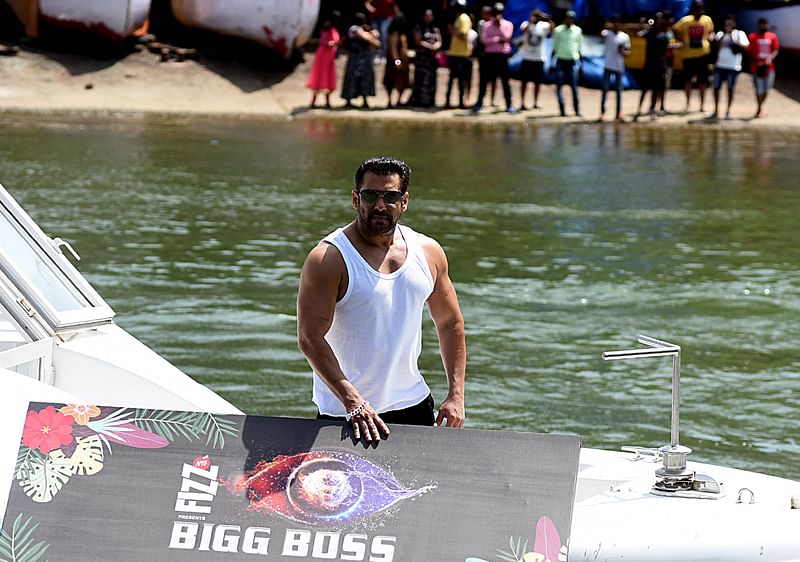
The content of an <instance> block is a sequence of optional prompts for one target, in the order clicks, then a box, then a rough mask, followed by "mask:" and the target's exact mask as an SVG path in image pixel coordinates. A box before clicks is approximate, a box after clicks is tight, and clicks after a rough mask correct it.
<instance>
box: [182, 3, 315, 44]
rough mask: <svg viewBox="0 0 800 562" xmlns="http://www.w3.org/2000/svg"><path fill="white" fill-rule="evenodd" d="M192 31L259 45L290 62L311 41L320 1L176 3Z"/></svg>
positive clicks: (184, 22) (183, 20)
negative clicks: (213, 33) (249, 41)
mask: <svg viewBox="0 0 800 562" xmlns="http://www.w3.org/2000/svg"><path fill="white" fill-rule="evenodd" d="M171 5H172V13H173V15H174V16H175V18H176V19H177V20H178V21H179V22H181V23H182V24H184V25H186V26H188V27H196V28H200V29H205V30H207V31H213V32H215V33H220V34H223V35H230V36H233V37H239V38H242V39H248V40H251V41H255V42H257V43H260V44H261V45H264V46H266V47H269V48H270V49H272V50H273V51H275V52H276V53H278V54H279V55H281V56H283V57H286V58H288V57H289V56H290V55H291V54H292V52H293V51H294V50H295V49H296V48H298V47H300V46H302V45H303V44H305V42H306V41H308V39H309V37H311V33H312V32H313V30H314V26H315V25H316V23H317V18H318V17H319V6H320V0H293V1H291V2H285V1H283V0H230V1H228V2H219V1H217V0H172V4H171Z"/></svg>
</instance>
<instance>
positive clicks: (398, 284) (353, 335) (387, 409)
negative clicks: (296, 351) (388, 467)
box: [297, 157, 467, 441]
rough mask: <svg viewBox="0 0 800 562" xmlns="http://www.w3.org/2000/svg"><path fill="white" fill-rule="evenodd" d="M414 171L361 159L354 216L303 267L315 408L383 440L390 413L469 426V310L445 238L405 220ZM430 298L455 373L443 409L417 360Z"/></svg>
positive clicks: (305, 347)
mask: <svg viewBox="0 0 800 562" xmlns="http://www.w3.org/2000/svg"><path fill="white" fill-rule="evenodd" d="M410 176H411V170H410V169H409V167H408V166H407V165H406V164H405V162H403V161H401V160H397V159H395V158H385V157H379V158H370V159H368V160H365V161H364V162H362V163H361V165H360V166H359V167H358V169H357V170H356V174H355V187H354V189H353V192H352V194H351V203H352V205H353V208H354V209H355V210H356V218H355V220H354V221H353V222H351V223H350V224H349V225H347V226H346V227H344V228H339V229H337V230H336V231H334V232H333V233H331V234H329V235H328V236H326V237H325V238H324V239H323V240H322V241H321V242H320V243H319V244H318V245H317V246H316V247H315V248H314V249H313V250H311V252H310V253H309V254H308V257H307V258H306V260H305V263H304V264H303V269H302V272H301V274H300V288H299V291H298V295H297V336H298V347H299V348H300V351H301V352H302V353H303V355H305V357H306V359H307V360H308V363H309V365H310V366H311V368H312V369H313V371H314V377H313V399H314V403H315V404H316V405H317V408H318V411H319V414H318V416H317V417H318V418H321V419H342V420H344V421H346V422H347V423H349V424H350V425H351V426H352V428H353V435H354V437H355V438H356V439H360V438H361V436H363V437H364V438H365V439H366V440H367V441H373V440H374V441H379V440H380V439H381V435H388V434H389V428H388V427H387V425H386V424H387V423H400V424H413V425H428V426H433V425H438V426H441V425H443V422H445V421H446V424H445V425H447V426H448V427H463V426H464V379H465V376H466V364H467V348H466V342H465V336H464V318H463V316H462V314H461V309H460V307H459V304H458V298H457V296H456V292H455V289H454V287H453V283H452V281H451V280H450V276H449V274H448V265H447V257H446V255H445V253H444V251H443V250H442V247H441V246H440V245H439V244H438V243H437V242H436V241H435V240H433V239H432V238H429V237H427V236H424V235H422V234H419V233H417V232H415V231H413V230H411V229H410V228H408V227H407V226H404V225H400V224H399V220H400V217H401V216H402V215H403V213H405V212H406V210H407V209H408V201H409V193H408V183H409V179H410ZM426 304H427V307H428V311H429V313H430V316H431V318H432V319H433V322H434V324H435V326H436V331H437V334H438V338H439V350H440V353H441V356H442V363H443V365H444V369H445V374H446V376H447V383H448V394H447V397H446V398H445V400H444V401H443V402H442V403H441V405H440V407H439V413H438V416H436V417H434V401H433V397H432V396H431V391H430V389H429V388H428V385H427V384H426V382H425V380H424V379H423V377H422V375H421V373H420V371H419V367H418V360H419V355H420V352H421V351H422V314H423V310H424V308H425V305H426Z"/></svg>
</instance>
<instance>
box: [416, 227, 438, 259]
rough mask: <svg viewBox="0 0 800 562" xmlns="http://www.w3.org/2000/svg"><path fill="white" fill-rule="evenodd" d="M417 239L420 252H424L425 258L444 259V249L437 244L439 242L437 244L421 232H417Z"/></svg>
mask: <svg viewBox="0 0 800 562" xmlns="http://www.w3.org/2000/svg"><path fill="white" fill-rule="evenodd" d="M417 239H418V240H419V245H420V247H422V250H423V251H424V252H425V255H426V256H428V257H436V256H441V257H444V249H442V245H441V244H439V242H437V241H436V240H435V239H433V238H431V237H430V236H428V235H426V234H422V233H421V232H417Z"/></svg>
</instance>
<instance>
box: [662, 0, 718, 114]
mask: <svg viewBox="0 0 800 562" xmlns="http://www.w3.org/2000/svg"><path fill="white" fill-rule="evenodd" d="M672 29H673V31H674V32H675V37H676V38H677V40H678V41H679V42H680V43H681V50H680V53H681V58H682V60H683V90H684V92H685V93H686V109H685V112H686V113H689V101H690V99H691V95H692V81H693V80H695V79H696V80H697V88H698V89H699V90H700V111H701V112H702V111H703V108H704V106H705V101H706V89H707V88H708V77H709V74H710V73H709V67H710V66H711V61H710V60H709V55H710V54H711V40H712V39H713V38H714V22H713V21H711V18H710V17H708V16H707V15H705V6H704V5H703V2H702V0H694V1H693V2H692V7H691V9H690V11H689V15H687V16H684V17H682V18H681V19H679V20H678V23H676V24H675V26H674V27H673V28H672Z"/></svg>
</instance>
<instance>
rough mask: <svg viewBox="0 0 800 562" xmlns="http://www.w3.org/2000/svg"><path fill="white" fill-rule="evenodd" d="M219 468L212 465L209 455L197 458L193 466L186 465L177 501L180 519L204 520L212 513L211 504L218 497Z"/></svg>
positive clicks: (176, 506)
mask: <svg viewBox="0 0 800 562" xmlns="http://www.w3.org/2000/svg"><path fill="white" fill-rule="evenodd" d="M218 473H219V467H218V466H216V465H212V464H211V459H209V458H208V455H205V456H202V457H197V458H196V459H194V461H192V464H188V463H184V465H183V470H182V471H181V477H182V480H181V490H180V492H178V497H177V498H176V499H175V511H176V512H178V513H179V514H180V515H178V518H179V519H200V520H203V519H205V517H203V515H207V514H210V513H211V504H212V502H213V501H214V497H215V496H216V495H217V489H218V488H219V483H218V482H217V475H218Z"/></svg>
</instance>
